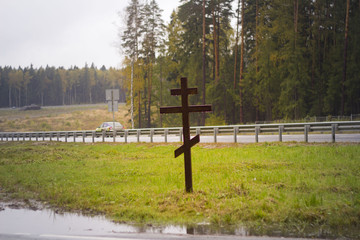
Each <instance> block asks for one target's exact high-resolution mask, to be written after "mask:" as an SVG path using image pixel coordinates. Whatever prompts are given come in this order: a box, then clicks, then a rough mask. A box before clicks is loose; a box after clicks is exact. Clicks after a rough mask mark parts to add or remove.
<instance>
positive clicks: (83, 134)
mask: <svg viewBox="0 0 360 240" xmlns="http://www.w3.org/2000/svg"><path fill="white" fill-rule="evenodd" d="M82 138H83V143H84V142H85V132H82Z"/></svg>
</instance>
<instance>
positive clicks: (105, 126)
mask: <svg viewBox="0 0 360 240" xmlns="http://www.w3.org/2000/svg"><path fill="white" fill-rule="evenodd" d="M114 125H115V130H116V131H121V130H124V129H125V128H124V126H123V125H121V123H119V122H103V123H102V124H101V125H100V126H99V127H98V128H96V130H95V131H96V132H104V131H105V132H112V131H113V127H114Z"/></svg>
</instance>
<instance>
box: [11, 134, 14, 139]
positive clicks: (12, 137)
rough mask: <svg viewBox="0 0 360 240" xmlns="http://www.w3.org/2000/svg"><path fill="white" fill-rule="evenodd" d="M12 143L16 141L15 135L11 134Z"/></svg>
mask: <svg viewBox="0 0 360 240" xmlns="http://www.w3.org/2000/svg"><path fill="white" fill-rule="evenodd" d="M11 141H14V133H12V134H11Z"/></svg>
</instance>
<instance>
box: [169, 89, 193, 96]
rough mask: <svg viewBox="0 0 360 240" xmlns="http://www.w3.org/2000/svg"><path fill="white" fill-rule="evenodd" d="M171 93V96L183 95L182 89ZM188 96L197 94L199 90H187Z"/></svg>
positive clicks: (172, 90) (173, 90)
mask: <svg viewBox="0 0 360 240" xmlns="http://www.w3.org/2000/svg"><path fill="white" fill-rule="evenodd" d="M170 93H171V95H181V94H182V89H180V88H177V89H171V90H170ZM186 94H197V88H187V89H186Z"/></svg>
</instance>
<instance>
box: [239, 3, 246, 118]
mask: <svg viewBox="0 0 360 240" xmlns="http://www.w3.org/2000/svg"><path fill="white" fill-rule="evenodd" d="M244 40H245V36H244V0H241V48H240V77H239V96H240V123H243V122H244V113H243V96H242V94H243V93H242V84H243V83H242V80H243V73H244V42H245V41H244Z"/></svg>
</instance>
